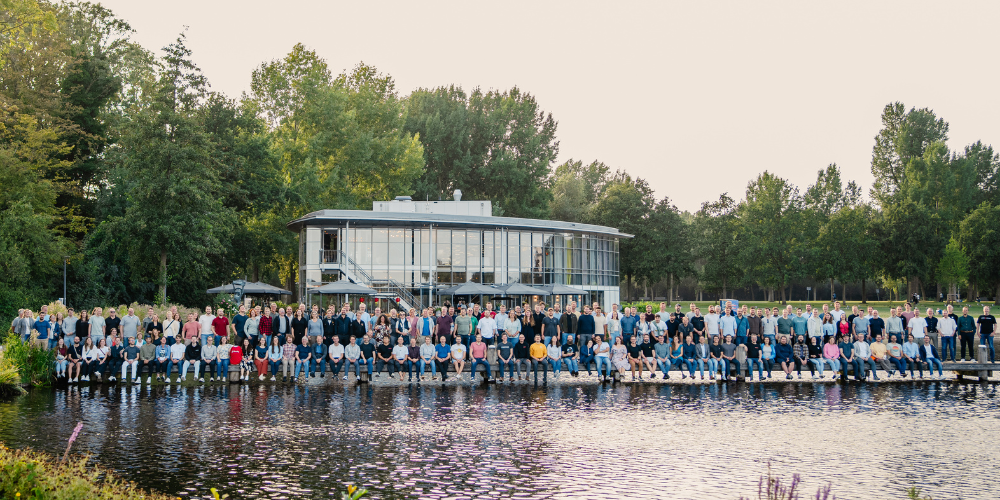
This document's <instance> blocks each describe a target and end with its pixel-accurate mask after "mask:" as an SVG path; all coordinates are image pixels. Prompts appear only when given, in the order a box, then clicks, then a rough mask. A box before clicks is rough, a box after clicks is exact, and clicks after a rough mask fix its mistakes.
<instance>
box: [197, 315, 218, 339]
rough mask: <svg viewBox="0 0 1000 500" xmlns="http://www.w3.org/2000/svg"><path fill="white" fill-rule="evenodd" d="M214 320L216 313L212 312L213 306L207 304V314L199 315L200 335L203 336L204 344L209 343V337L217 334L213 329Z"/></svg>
mask: <svg viewBox="0 0 1000 500" xmlns="http://www.w3.org/2000/svg"><path fill="white" fill-rule="evenodd" d="M213 321H215V315H214V314H212V306H205V314H202V315H201V316H199V317H198V335H200V336H201V343H202V344H207V343H208V339H209V337H214V336H215V332H213V331H212V322H213Z"/></svg>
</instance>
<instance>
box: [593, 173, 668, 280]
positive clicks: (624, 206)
mask: <svg viewBox="0 0 1000 500" xmlns="http://www.w3.org/2000/svg"><path fill="white" fill-rule="evenodd" d="M653 205H654V198H653V190H652V189H651V188H650V187H649V184H647V183H646V181H644V180H642V179H638V178H637V179H634V180H633V179H632V177H631V176H629V175H628V174H625V173H619V174H618V175H617V176H616V177H615V179H614V180H612V182H611V183H610V184H609V185H608V187H607V189H606V190H605V193H604V197H602V198H601V200H600V201H598V202H597V205H595V206H594V209H593V210H592V211H591V217H590V222H591V223H593V224H600V225H603V226H610V227H616V228H618V229H619V230H620V231H622V232H623V233H627V234H632V235H640V234H642V233H643V232H644V231H645V229H646V227H647V226H646V224H647V222H648V220H649V214H650V212H651V211H652V210H653ZM646 245H648V243H647V242H645V241H643V239H642V238H627V239H622V240H621V241H619V243H618V258H619V273H620V274H621V275H623V276H625V283H626V297H627V296H629V291H630V288H629V286H628V285H629V284H630V283H631V282H632V281H633V280H635V279H637V278H646V277H647V276H644V275H643V273H647V272H648V266H647V265H646V262H645V261H646V255H647V253H646V247H645V246H646Z"/></svg>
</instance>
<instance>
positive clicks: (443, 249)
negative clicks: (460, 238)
mask: <svg viewBox="0 0 1000 500" xmlns="http://www.w3.org/2000/svg"><path fill="white" fill-rule="evenodd" d="M436 232H437V265H439V266H450V265H451V231H450V230H448V229H438V230H437V231H436Z"/></svg>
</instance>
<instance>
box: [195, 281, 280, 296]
mask: <svg viewBox="0 0 1000 500" xmlns="http://www.w3.org/2000/svg"><path fill="white" fill-rule="evenodd" d="M238 291H239V284H238V283H236V282H233V283H229V284H226V285H222V286H217V287H215V288H209V289H208V290H207V291H206V292H205V293H209V294H216V293H236V292H238ZM291 294H292V292H289V291H288V290H285V289H283V288H278V287H276V286H274V285H268V284H267V283H261V282H259V281H257V282H252V283H251V282H247V284H246V285H244V286H243V295H291Z"/></svg>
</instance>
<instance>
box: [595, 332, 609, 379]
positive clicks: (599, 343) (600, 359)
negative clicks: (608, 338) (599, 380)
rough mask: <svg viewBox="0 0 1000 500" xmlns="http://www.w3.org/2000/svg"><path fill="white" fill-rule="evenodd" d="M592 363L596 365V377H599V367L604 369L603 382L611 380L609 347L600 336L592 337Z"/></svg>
mask: <svg viewBox="0 0 1000 500" xmlns="http://www.w3.org/2000/svg"><path fill="white" fill-rule="evenodd" d="M594 361H595V362H596V363H597V376H598V377H600V376H601V366H602V365H603V366H604V367H605V368H604V370H605V371H604V380H605V381H607V380H609V379H610V378H611V346H610V345H608V343H607V342H605V341H604V337H603V336H602V335H594Z"/></svg>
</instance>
